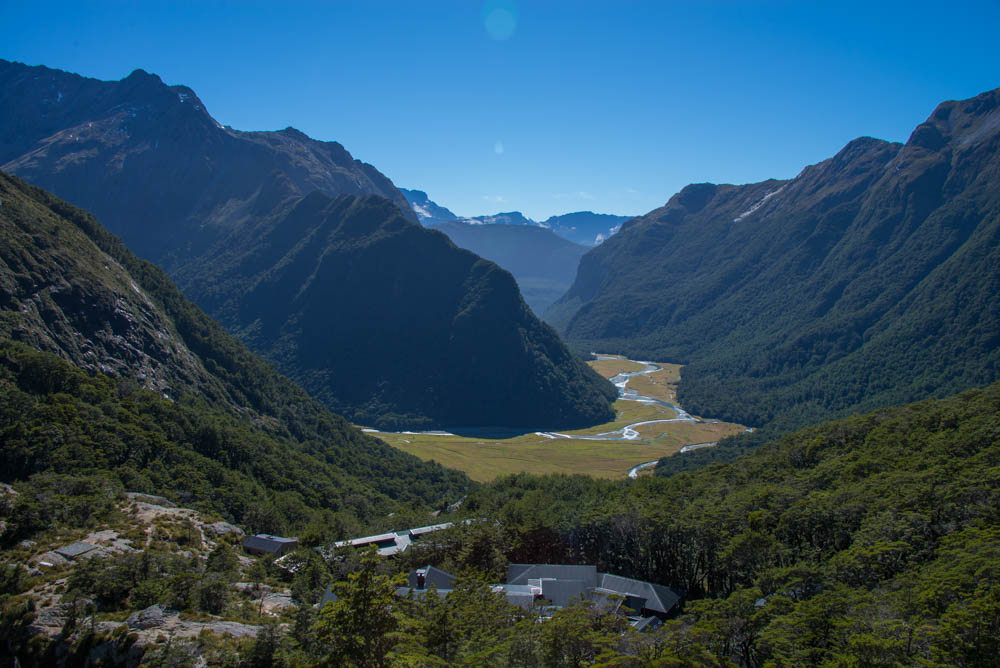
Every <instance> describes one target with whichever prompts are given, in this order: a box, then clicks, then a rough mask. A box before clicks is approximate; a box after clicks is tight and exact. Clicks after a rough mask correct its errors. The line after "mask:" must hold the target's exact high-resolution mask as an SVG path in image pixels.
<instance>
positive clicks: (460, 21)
mask: <svg viewBox="0 0 1000 668" xmlns="http://www.w3.org/2000/svg"><path fill="white" fill-rule="evenodd" d="M998 42H1000V2H997V0H989V1H986V2H933V3H931V2H913V1H911V2H879V1H878V0H869V1H868V2H862V3H855V2H810V1H808V0H795V1H789V2H759V3H758V2H751V1H750V0H744V1H736V2H708V1H701V2H695V1H691V2H683V3H680V2H676V3H675V2H663V1H661V2H638V1H636V2H631V1H629V0H606V1H601V2H597V1H592V2H588V1H583V2H569V1H566V0H564V1H556V0H550V1H546V2H536V1H529V0H521V1H519V2H509V1H506V0H493V1H491V2H486V3H484V2H482V1H481V0H422V1H418V0H411V1H408V2H389V1H380V0H363V1H362V0H359V1H343V2H341V1H336V0H334V1H326V2H294V1H290V2H280V3H279V2H253V1H251V0H239V1H231V2H210V1H204V2H185V1H183V0H176V1H173V2H138V1H128V2H126V1H124V0H120V1H117V2H110V1H105V2H93V1H91V2H87V1H82V0H77V1H74V2H62V3H59V2H45V1H44V0H34V1H32V2H26V1H21V0H18V1H16V2H15V1H13V0H0V57H2V58H5V59H8V60H18V61H21V62H25V63H28V64H31V65H39V64H42V65H47V66H49V67H55V68H60V69H64V70H68V71H71V72H76V73H79V74H83V75H86V76H91V77H97V78H101V79H119V78H121V77H124V76H126V75H127V74H128V73H129V72H130V71H131V70H133V69H136V68H143V69H145V70H147V71H150V72H155V73H157V74H159V75H160V76H161V77H162V78H163V80H164V81H165V82H167V83H169V84H185V85H188V86H190V87H191V88H193V89H194V90H195V92H197V93H198V95H199V96H200V97H201V99H202V100H203V102H204V103H205V105H206V106H207V107H208V109H209V111H210V112H211V113H212V115H213V116H214V117H215V118H216V119H217V120H218V121H220V122H221V123H223V124H226V125H231V126H233V127H235V128H239V129H244V130H274V129H280V128H283V127H286V126H289V125H292V126H294V127H296V128H299V129H300V130H302V131H304V132H306V133H307V134H309V135H311V136H313V137H316V138H318V139H325V140H336V141H339V142H341V143H342V144H344V146H345V147H346V148H347V149H348V150H349V151H351V153H352V154H353V155H354V156H355V157H356V158H360V159H361V160H364V161H366V162H370V163H372V164H374V165H375V166H376V167H378V168H379V169H380V170H381V171H382V172H384V173H385V174H387V175H388V176H389V177H390V178H391V179H392V180H393V181H394V182H395V183H396V184H397V185H399V186H402V187H407V188H419V189H423V190H426V191H427V192H428V194H429V195H430V196H431V198H432V199H434V200H436V201H437V202H438V203H440V204H442V205H445V206H448V207H449V208H451V209H452V210H453V211H455V212H456V213H459V214H461V215H477V214H484V213H495V212H497V211H509V210H514V209H517V210H521V211H523V212H524V213H525V214H526V215H529V216H531V217H534V218H545V217H547V216H549V215H551V214H556V213H564V212H568V211H577V210H583V209H591V210H595V211H601V212H608V213H619V214H638V213H644V212H646V211H648V210H650V209H653V208H655V207H657V206H660V205H661V204H662V203H663V202H665V201H666V200H667V199H668V198H669V197H670V195H671V194H673V193H674V192H676V191H677V190H679V189H680V188H682V187H683V186H684V185H685V184H687V183H691V182H699V181H713V182H717V183H718V182H728V183H746V182H752V181H759V180H763V179H766V178H770V177H774V178H788V177H791V176H794V175H795V174H797V173H798V172H799V170H801V169H802V167H803V166H805V165H807V164H810V163H814V162H818V161H820V160H823V159H825V158H827V157H830V156H831V155H833V154H834V153H836V152H837V151H838V150H839V149H840V148H841V147H842V146H843V145H844V144H845V143H847V142H848V141H850V140H851V139H853V138H855V137H858V136H861V135H871V136H875V137H881V138H884V139H890V140H896V141H905V140H906V138H907V137H908V136H909V133H910V131H911V130H912V129H913V127H914V126H915V125H917V124H918V123H920V122H922V121H923V120H924V119H925V118H926V117H927V116H928V115H929V114H930V112H931V111H932V110H933V109H934V107H935V105H936V104H937V103H938V102H939V101H941V100H945V99H961V98H965V97H971V96H973V95H976V94H977V93H980V92H982V91H984V90H989V89H992V88H995V87H998V86H1000V48H997V44H998Z"/></svg>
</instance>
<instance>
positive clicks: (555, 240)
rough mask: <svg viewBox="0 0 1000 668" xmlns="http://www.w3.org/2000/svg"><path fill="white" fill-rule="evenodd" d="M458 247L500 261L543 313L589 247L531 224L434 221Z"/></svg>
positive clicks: (530, 302)
mask: <svg viewBox="0 0 1000 668" xmlns="http://www.w3.org/2000/svg"><path fill="white" fill-rule="evenodd" d="M429 227H431V228H432V229H435V230H438V231H439V232H444V233H445V234H446V235H448V238H449V239H451V240H452V241H453V242H454V243H455V245H456V246H458V247H460V248H465V249H466V250H470V251H472V252H473V253H475V254H476V255H479V256H480V257H484V258H486V259H487V260H490V261H492V262H496V263H497V264H498V265H500V266H501V267H503V268H504V269H506V270H507V271H509V272H510V273H511V274H513V275H514V279H515V280H516V281H517V285H518V287H519V288H520V289H521V294H522V295H523V296H524V301H525V302H527V303H528V306H530V307H531V310H532V311H534V312H535V313H537V314H539V315H541V314H543V313H545V311H546V310H547V309H548V307H549V306H551V305H552V303H553V302H554V301H555V300H556V299H558V298H559V297H561V296H562V295H563V293H565V292H566V290H567V289H568V288H569V286H570V285H571V284H572V283H573V279H574V278H576V268H577V265H579V263H580V258H581V257H582V256H583V254H584V253H586V252H587V249H586V248H585V247H584V246H581V245H580V244H575V243H573V242H572V241H567V240H566V239H563V238H562V237H559V236H557V235H556V234H555V233H553V232H552V231H551V230H547V229H544V228H541V227H531V226H527V225H470V224H468V223H463V222H459V221H451V222H443V223H433V224H431V225H429Z"/></svg>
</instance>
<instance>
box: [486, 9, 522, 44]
mask: <svg viewBox="0 0 1000 668" xmlns="http://www.w3.org/2000/svg"><path fill="white" fill-rule="evenodd" d="M483 25H484V26H485V27H486V32H487V33H489V35H490V37H492V38H493V39H495V40H497V41H498V42H502V41H504V40H506V39H510V36H511V35H513V34H514V30H515V29H516V28H517V7H515V6H514V3H513V2H510V1H509V0H490V1H489V2H487V3H486V4H485V5H483Z"/></svg>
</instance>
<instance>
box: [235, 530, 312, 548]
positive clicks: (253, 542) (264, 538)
mask: <svg viewBox="0 0 1000 668" xmlns="http://www.w3.org/2000/svg"><path fill="white" fill-rule="evenodd" d="M298 543H299V539H298V538H284V537H282V536H272V535H271V534H267V533H259V534H257V535H255V536H248V537H247V538H246V540H244V541H243V547H244V548H246V549H249V550H260V551H261V552H278V551H280V550H281V548H282V547H284V546H286V545H298Z"/></svg>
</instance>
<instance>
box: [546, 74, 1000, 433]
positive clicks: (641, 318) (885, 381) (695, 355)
mask: <svg viewBox="0 0 1000 668" xmlns="http://www.w3.org/2000/svg"><path fill="white" fill-rule="evenodd" d="M998 149H1000V90H994V91H991V92H987V93H983V94H982V95H979V96H977V97H975V98H972V99H969V100H963V101H958V102H945V103H942V104H941V105H940V106H939V107H938V108H937V109H936V110H935V111H934V113H933V114H932V115H931V116H930V118H929V119H928V120H927V121H926V122H925V123H923V124H921V125H920V126H918V127H917V128H916V129H915V130H914V131H913V133H912V135H911V136H910V138H909V140H908V141H907V142H906V144H905V145H904V144H895V143H889V142H885V141H881V140H878V139H871V138H861V139H857V140H855V141H852V142H851V143H849V144H848V145H847V146H846V147H844V149H843V150H841V151H840V152H839V153H838V154H837V155H836V156H834V157H833V158H830V159H829V160H825V161H823V162H821V163H819V164H816V165H812V166H809V167H806V168H805V169H804V170H802V172H801V173H800V174H799V175H798V176H796V177H795V178H794V179H791V180H787V181H775V180H771V181H764V182H761V183H755V184H749V185H743V186H733V185H714V184H708V183H705V184H696V185H691V186H688V187H686V188H684V189H683V190H682V191H681V192H680V193H678V194H676V195H675V196H674V197H672V198H671V199H670V201H669V202H668V203H667V204H666V206H664V207H662V208H660V209H657V210H655V211H652V212H650V213H649V214H647V215H645V216H641V217H639V218H636V219H634V220H632V221H630V222H627V223H626V224H625V225H623V228H622V230H621V231H620V232H619V233H618V234H616V235H614V236H613V237H611V238H610V239H608V240H607V241H605V242H604V243H603V244H601V245H600V246H597V247H596V248H594V249H593V250H591V251H590V252H589V253H587V254H586V255H585V256H584V257H583V258H582V259H581V262H580V269H579V273H578V275H577V278H576V280H575V281H574V283H573V286H572V287H571V288H570V290H569V291H568V292H567V293H566V295H564V296H563V297H562V298H561V299H560V300H559V301H558V302H557V303H556V304H555V305H553V307H552V308H551V309H550V310H549V312H548V314H547V319H548V320H549V321H550V322H553V323H555V324H556V325H557V327H558V328H559V329H560V330H561V331H562V332H563V333H564V336H565V337H567V339H568V340H569V341H571V343H572V344H573V345H574V346H575V347H576V348H577V349H579V350H606V351H614V352H619V353H625V354H628V355H629V356H631V357H639V358H645V359H657V360H668V361H676V362H684V363H687V364H688V366H686V367H685V368H684V371H683V380H682V383H681V385H680V391H679V398H680V400H681V401H682V402H683V404H684V406H685V407H686V408H688V409H689V410H691V411H692V412H695V413H701V414H707V415H714V416H719V417H722V418H726V419H730V420H733V421H737V422H742V423H744V424H749V425H755V426H759V425H764V424H772V425H775V426H781V427H782V428H786V427H793V426H798V425H802V424H808V423H813V422H818V421H820V420H822V419H825V418H828V417H832V416H839V415H846V414H848V413H852V412H858V411H864V410H872V409H874V408H878V407H881V406H886V405H890V404H901V403H905V402H908V401H913V400H917V399H922V398H925V397H928V396H944V395H947V394H950V393H954V392H957V391H960V390H963V389H966V388H969V387H972V386H982V385H986V384H989V383H991V382H994V381H996V380H998V379H1000V151H998Z"/></svg>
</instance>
